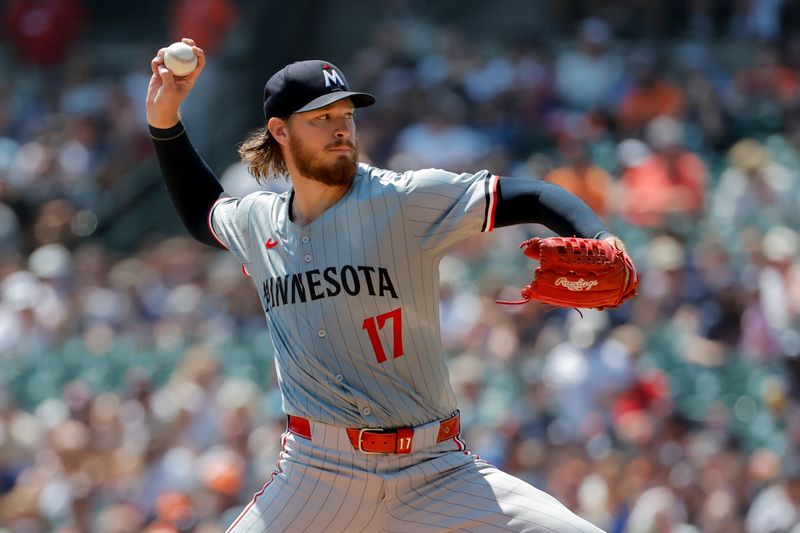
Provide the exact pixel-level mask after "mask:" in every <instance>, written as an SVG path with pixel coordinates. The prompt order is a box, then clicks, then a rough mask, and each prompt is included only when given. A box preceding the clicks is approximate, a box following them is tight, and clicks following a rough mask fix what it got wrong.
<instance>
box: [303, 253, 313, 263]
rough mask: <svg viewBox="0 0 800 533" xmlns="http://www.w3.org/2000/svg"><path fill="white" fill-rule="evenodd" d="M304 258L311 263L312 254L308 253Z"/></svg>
mask: <svg viewBox="0 0 800 533" xmlns="http://www.w3.org/2000/svg"><path fill="white" fill-rule="evenodd" d="M303 260H304V261H305V262H306V263H310V262H311V254H306V256H305V257H304V258H303Z"/></svg>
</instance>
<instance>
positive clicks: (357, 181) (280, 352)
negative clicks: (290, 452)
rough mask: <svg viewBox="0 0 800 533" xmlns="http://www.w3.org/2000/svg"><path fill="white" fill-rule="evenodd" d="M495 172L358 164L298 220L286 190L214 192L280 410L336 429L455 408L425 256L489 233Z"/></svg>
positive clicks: (423, 419) (435, 268) (431, 270)
mask: <svg viewBox="0 0 800 533" xmlns="http://www.w3.org/2000/svg"><path fill="white" fill-rule="evenodd" d="M497 180H498V178H497V176H493V175H491V174H489V173H488V172H487V171H481V172H478V173H476V174H454V173H451V172H447V171H444V170H437V169H428V170H418V171H409V172H406V173H402V174H399V173H396V172H391V171H388V170H382V169H378V168H375V167H372V166H369V165H366V164H363V163H361V164H359V167H358V170H357V172H356V175H355V178H354V181H353V184H352V186H351V187H350V189H349V190H348V192H347V193H346V194H345V196H343V197H342V198H341V199H340V200H339V201H338V202H337V203H336V204H334V205H333V206H332V207H330V208H329V209H328V210H327V211H325V212H324V213H323V214H322V215H321V216H320V217H318V218H317V219H316V220H314V221H313V222H311V223H310V224H308V225H307V226H298V225H296V224H294V223H293V222H292V221H291V220H290V218H289V214H290V202H291V194H292V192H291V191H290V192H286V193H283V194H280V195H278V194H274V193H270V192H257V193H253V194H250V195H248V196H246V197H244V198H241V199H239V198H223V199H221V200H219V201H218V202H217V203H216V204H215V205H214V207H213V208H212V210H211V213H210V215H209V219H210V226H211V228H212V230H213V233H214V234H215V236H216V237H217V239H219V241H220V242H221V243H222V244H223V245H224V246H225V247H226V248H228V249H229V250H230V251H231V252H233V253H234V254H235V255H236V256H237V257H238V259H239V260H240V261H241V262H242V263H243V265H244V267H245V268H246V270H247V272H248V273H249V274H250V276H251V277H252V278H253V280H254V281H255V283H256V286H257V287H258V289H259V290H258V292H259V296H260V299H261V304H262V306H263V308H264V311H265V316H266V319H267V324H268V331H269V334H270V336H271V338H272V341H273V343H274V344H275V348H276V359H275V365H276V369H277V375H278V381H279V384H280V389H281V395H282V399H283V409H284V411H285V412H286V413H288V414H292V415H299V416H303V417H306V418H309V419H312V420H319V421H321V422H325V423H328V424H332V425H337V426H345V427H384V428H392V427H400V426H416V425H419V424H424V423H427V422H430V421H432V420H436V419H440V418H443V417H446V416H447V415H449V414H450V413H452V412H453V411H455V409H456V401H455V396H454V394H453V391H452V388H451V386H450V382H449V378H448V373H447V368H446V366H445V361H444V355H443V352H442V346H441V340H440V332H439V260H440V259H441V257H442V256H443V255H444V254H445V253H446V252H447V251H448V250H449V249H451V248H452V247H453V246H455V245H456V244H458V243H459V242H461V241H462V240H463V239H464V238H466V237H467V236H469V235H471V234H474V233H477V232H480V231H491V229H492V226H493V221H494V206H495V203H496V190H497Z"/></svg>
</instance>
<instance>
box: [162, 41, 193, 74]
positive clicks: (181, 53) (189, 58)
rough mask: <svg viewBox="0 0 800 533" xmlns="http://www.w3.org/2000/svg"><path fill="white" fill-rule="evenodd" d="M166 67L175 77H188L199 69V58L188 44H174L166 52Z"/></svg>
mask: <svg viewBox="0 0 800 533" xmlns="http://www.w3.org/2000/svg"><path fill="white" fill-rule="evenodd" d="M164 66H166V67H167V68H168V69H169V71H170V72H172V74H173V75H175V76H187V75H189V74H191V73H192V72H194V69H195V68H197V56H196V55H194V50H192V47H191V46H189V45H188V44H186V43H181V42H177V43H172V44H171V45H169V46H168V47H167V49H166V51H164Z"/></svg>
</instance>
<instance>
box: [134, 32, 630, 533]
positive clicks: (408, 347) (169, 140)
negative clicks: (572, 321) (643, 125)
mask: <svg viewBox="0 0 800 533" xmlns="http://www.w3.org/2000/svg"><path fill="white" fill-rule="evenodd" d="M183 41H184V42H185V43H187V44H189V45H190V46H192V47H193V50H194V52H195V54H196V55H197V59H198V66H197V68H196V70H195V71H194V72H192V73H191V74H189V75H187V76H185V77H176V76H173V74H172V73H170V71H169V70H168V69H167V68H166V67H165V66H164V62H163V54H164V49H161V50H160V51H159V52H158V54H157V55H156V57H154V58H153V60H152V62H151V66H152V78H151V81H150V85H149V88H148V94H147V118H148V123H149V125H150V132H151V136H152V137H153V142H154V144H155V149H156V153H157V156H158V161H159V164H160V167H161V171H162V174H163V177H164V181H165V183H166V186H167V189H168V191H169V194H170V196H171V198H172V201H173V203H174V205H175V208H176V209H177V211H178V213H179V214H180V216H181V218H182V220H183V222H184V224H185V225H186V228H187V229H188V231H189V232H190V234H191V235H192V236H193V237H194V238H196V239H197V240H199V241H200V242H203V243H206V244H208V245H210V246H215V247H218V248H222V249H224V250H228V251H230V252H231V253H232V254H234V255H235V256H236V257H237V259H238V260H239V261H240V262H241V263H242V265H244V268H245V270H246V272H247V273H248V274H249V275H250V276H251V277H252V279H253V280H254V281H255V284H256V287H257V288H258V295H259V298H260V299H261V304H262V306H263V309H264V316H265V318H266V321H267V325H268V328H267V331H268V334H269V336H270V338H271V339H272V342H273V343H274V345H275V348H276V356H275V366H276V369H277V375H278V379H279V383H280V390H281V395H282V401H283V409H284V411H285V412H286V415H287V429H286V432H285V433H284V434H283V436H282V451H281V452H280V457H279V458H278V462H277V468H276V470H275V471H274V472H273V473H272V476H271V477H270V478H269V479H265V480H264V481H265V484H264V486H263V488H262V489H261V490H260V491H259V492H258V493H257V494H255V496H254V497H253V499H252V501H251V502H250V503H249V505H247V506H246V507H245V508H244V509H243V510H242V512H241V514H240V515H239V517H238V518H237V519H236V520H235V521H234V522H233V523H232V524H231V525H230V528H229V531H235V532H250V533H255V532H262V531H294V532H300V531H312V532H313V531H320V532H323V531H324V532H327V533H333V532H337V531H370V532H371V531H395V532H399V531H409V532H440V531H475V532H500V531H542V532H545V531H546V532H597V531H600V530H599V529H598V528H597V527H595V526H593V525H591V524H589V523H588V522H586V521H585V520H583V519H582V518H580V517H578V516H577V515H575V514H574V513H572V512H571V511H570V510H568V509H567V508H566V507H565V506H564V505H562V504H561V503H559V502H558V501H557V500H556V499H554V498H553V497H551V496H550V495H548V494H546V493H544V492H542V491H541V490H538V489H536V488H534V487H533V486H531V485H529V484H528V483H525V482H523V481H521V480H519V479H517V478H515V477H513V476H511V475H509V474H506V473H504V472H502V471H500V470H498V469H497V468H495V467H494V466H492V465H491V464H489V463H487V462H485V461H483V460H480V459H479V458H477V457H476V456H474V455H472V454H471V453H470V451H469V449H468V447H467V445H466V443H465V442H464V441H463V440H462V439H461V436H460V422H459V414H458V410H457V406H456V401H455V397H454V394H453V391H452V389H451V387H450V384H449V381H448V373H447V368H446V366H445V360H444V355H443V351H442V347H441V341H440V335H439V316H438V313H439V273H438V267H439V261H440V259H441V258H442V256H443V255H444V254H446V253H447V252H448V250H450V249H452V248H453V247H454V246H456V245H457V244H458V243H460V242H462V241H463V240H464V239H465V238H466V237H468V236H470V235H472V234H475V233H478V232H489V231H492V229H493V228H495V227H500V226H508V225H511V224H519V223H532V222H537V223H542V224H545V225H547V226H548V227H550V228H551V229H553V230H554V231H555V232H557V233H559V234H560V235H565V236H575V237H578V238H584V239H598V238H601V239H602V240H603V242H605V243H607V244H610V245H611V246H613V248H614V249H615V250H624V249H623V248H622V244H621V242H620V241H619V240H618V239H616V238H615V237H613V236H612V235H610V234H609V233H608V232H607V231H606V230H605V228H604V227H603V225H602V224H601V222H600V221H599V219H598V218H597V216H595V214H594V213H593V212H592V211H591V210H590V209H589V208H588V207H587V206H586V205H585V204H584V203H583V202H581V201H580V200H579V199H578V198H576V197H575V196H573V195H571V194H569V193H567V192H566V191H564V190H563V189H561V188H559V187H557V186H554V185H552V184H548V183H545V182H538V181H534V180H519V179H513V178H505V177H503V178H500V177H498V176H496V175H493V174H492V173H491V172H488V171H486V170H480V171H477V172H475V173H461V174H456V173H452V172H447V171H445V170H438V169H425V170H417V171H410V172H403V173H398V172H392V171H390V170H384V169H380V168H376V167H373V166H371V165H367V164H364V163H360V162H359V160H358V138H357V136H356V124H355V120H354V113H355V110H356V108H361V107H367V106H370V105H372V104H373V103H374V101H375V98H374V97H373V96H371V95H369V94H365V93H361V92H355V91H352V90H350V87H349V86H348V84H347V80H346V79H345V76H344V74H343V73H342V71H341V70H339V69H338V68H337V67H336V66H334V65H333V64H331V63H330V62H326V61H301V62H297V63H292V64H290V65H288V66H286V67H285V68H283V69H282V70H280V71H279V72H277V73H276V74H274V75H273V76H272V77H270V78H269V80H268V81H267V83H266V86H265V89H264V100H263V111H264V122H263V128H261V129H260V130H258V131H256V132H254V133H253V134H251V136H250V137H249V138H248V139H246V140H245V142H244V143H243V144H242V146H241V148H240V155H241V157H242V160H243V162H244V163H245V164H246V165H247V167H248V168H249V170H250V172H251V173H252V174H253V176H254V177H255V178H256V179H257V180H265V179H270V177H271V176H276V175H288V176H289V177H290V179H291V185H292V186H291V189H290V190H289V191H288V192H286V193H284V194H275V193H271V192H256V193H253V194H250V195H248V196H245V197H244V198H232V197H228V196H226V195H225V193H224V191H223V189H222V187H221V185H220V184H219V182H218V181H217V179H216V177H215V175H214V174H213V172H212V171H211V170H210V169H209V168H208V167H207V166H206V165H205V163H204V162H203V160H202V159H201V158H200V156H199V155H198V154H197V153H196V152H195V150H194V149H193V147H192V145H191V143H190V141H189V138H188V136H187V133H186V131H185V129H184V126H183V124H182V123H181V121H180V116H179V107H180V104H181V102H182V101H183V100H184V99H185V98H186V96H187V94H188V93H189V92H190V91H191V89H192V87H193V86H194V84H195V82H196V81H197V79H198V77H199V76H200V74H201V72H202V70H203V66H204V64H205V60H204V55H203V51H202V50H201V49H200V48H198V47H197V46H195V43H194V42H193V41H192V40H191V39H184V40H183ZM623 253H624V252H623ZM571 283H572V285H571V286H574V287H584V288H585V287H586V286H592V285H593V284H592V283H588V282H571ZM561 285H562V286H565V285H564V284H563V283H561ZM560 288H563V287H560Z"/></svg>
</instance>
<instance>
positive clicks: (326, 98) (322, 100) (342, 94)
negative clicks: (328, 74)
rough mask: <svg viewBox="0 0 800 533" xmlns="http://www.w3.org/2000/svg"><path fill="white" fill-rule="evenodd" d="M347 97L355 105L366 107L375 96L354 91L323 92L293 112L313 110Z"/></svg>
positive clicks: (373, 100)
mask: <svg viewBox="0 0 800 533" xmlns="http://www.w3.org/2000/svg"><path fill="white" fill-rule="evenodd" d="M345 98H349V99H350V100H352V102H353V105H354V106H355V107H368V106H371V105H372V104H374V103H375V97H374V96H372V95H371V94H367V93H355V92H352V91H336V92H332V93H328V94H323V95H322V96H320V97H319V98H314V99H313V100H311V101H310V102H309V103H307V104H306V105H304V106H303V107H301V108H300V109H298V110H297V111H295V113H302V112H303V111H313V110H315V109H319V108H320V107H325V106H326V105H331V104H332V103H334V102H338V101H339V100H344V99H345Z"/></svg>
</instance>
